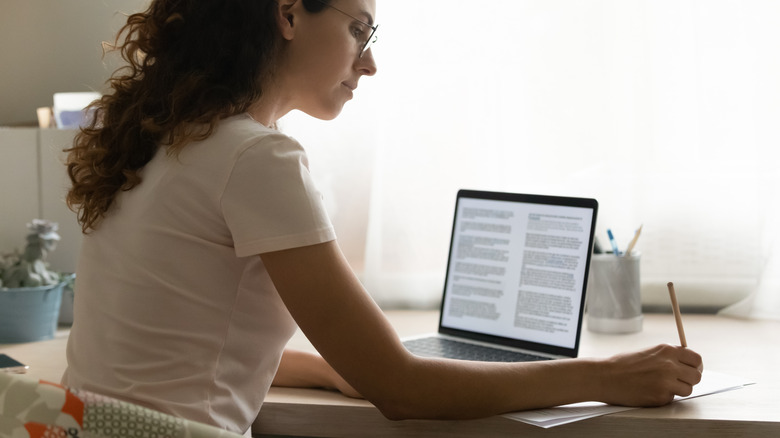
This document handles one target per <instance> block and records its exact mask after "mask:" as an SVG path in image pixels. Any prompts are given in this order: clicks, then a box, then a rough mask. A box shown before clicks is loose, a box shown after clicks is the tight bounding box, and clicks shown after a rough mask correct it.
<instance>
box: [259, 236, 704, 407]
mask: <svg viewBox="0 0 780 438" xmlns="http://www.w3.org/2000/svg"><path fill="white" fill-rule="evenodd" d="M261 257H262V259H263V262H264V264H265V266H266V268H267V270H268V273H269V274H270V276H271V279H272V280H273V282H274V284H275V285H276V288H277V290H278V291H279V294H280V296H281V297H282V299H283V300H284V302H285V304H286V306H287V308H288V309H289V311H290V313H291V314H292V316H293V317H294V318H295V320H296V321H297V323H298V325H299V326H300V327H301V329H302V330H303V332H304V333H305V334H306V336H307V337H308V338H309V340H310V341H311V342H312V344H313V345H314V347H315V348H316V349H317V351H319V352H320V354H321V355H322V357H323V358H324V359H325V360H327V362H328V363H329V364H330V365H331V366H333V368H334V369H335V370H337V371H338V373H339V374H340V375H341V376H343V377H344V379H345V380H346V381H347V382H349V384H350V385H352V386H353V387H354V388H355V389H356V390H357V391H358V392H359V393H360V394H362V395H363V396H364V397H365V398H366V399H368V400H369V401H371V402H372V403H374V404H375V405H376V406H377V407H378V408H379V409H380V411H381V412H382V413H383V414H384V415H385V416H386V417H388V418H391V419H404V418H451V419H465V418H477V417H484V416H489V415H495V414H499V413H503V412H509V411H515V410H523V409H531V408H539V407H547V406H555V405H559V404H565V403H572V402H579V401H587V400H598V401H604V402H608V403H613V404H621V405H632V406H656V405H662V404H665V403H668V402H670V401H671V400H672V399H673V397H674V395H675V394H679V395H688V394H690V392H691V386H692V385H694V384H696V383H698V381H699V380H700V378H701V358H700V357H699V356H698V354H696V353H694V352H693V351H691V350H687V349H683V348H677V347H671V346H658V347H653V348H651V349H647V350H644V351H641V352H638V353H633V354H626V355H619V356H615V357H612V358H609V359H569V360H555V361H545V362H529V363H517V364H506V363H485V362H469V361H455V360H445V359H430V358H420V357H416V356H413V355H411V354H410V353H409V352H407V350H406V349H405V348H404V347H403V345H402V344H401V342H400V340H399V339H398V336H397V335H396V333H395V331H394V330H393V328H392V327H391V326H390V324H389V323H388V321H387V320H386V318H385V317H384V314H383V313H382V311H381V310H380V309H379V307H378V306H377V305H376V304H375V303H374V301H373V300H372V299H371V297H370V296H369V295H368V294H367V293H366V291H365V290H364V289H363V286H362V285H361V283H360V282H359V281H358V279H357V277H356V276H355V275H354V274H353V272H352V270H351V268H350V267H349V265H348V264H347V262H346V260H345V258H344V257H343V255H342V253H341V250H340V249H339V247H338V245H337V244H336V242H328V243H323V244H318V245H312V246H306V247H301V248H295V249H290V250H285V251H278V252H273V253H267V254H262V255H261Z"/></svg>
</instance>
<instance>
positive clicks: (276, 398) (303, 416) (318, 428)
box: [253, 311, 780, 438]
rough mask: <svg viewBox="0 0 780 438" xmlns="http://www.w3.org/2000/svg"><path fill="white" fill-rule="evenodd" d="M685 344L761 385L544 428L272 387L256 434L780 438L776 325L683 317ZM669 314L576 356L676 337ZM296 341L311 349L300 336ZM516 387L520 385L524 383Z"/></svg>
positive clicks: (412, 315)
mask: <svg viewBox="0 0 780 438" xmlns="http://www.w3.org/2000/svg"><path fill="white" fill-rule="evenodd" d="M437 315H438V314H437V313H436V312H417V311H405V312H402V311H393V312H388V316H389V317H390V318H391V321H392V322H393V325H394V326H395V327H396V329H397V331H398V333H399V335H401V336H408V335H412V334H419V333H425V332H432V331H435V330H436V324H437V318H438V317H437ZM683 318H684V322H685V333H686V337H687V341H688V345H689V346H691V348H693V349H695V350H696V351H698V352H699V353H700V354H702V356H703V358H704V365H705V367H706V368H708V369H711V370H713V371H719V372H722V373H727V374H732V375H735V376H739V377H744V378H746V379H748V380H753V381H755V382H757V384H756V385H752V386H748V387H745V388H742V389H739V390H736V391H730V392H726V393H721V394H713V395H709V396H706V397H701V398H696V399H691V400H685V401H681V402H677V403H673V404H671V405H668V406H665V407H661V408H652V409H635V410H630V411H626V412H621V413H617V414H612V415H607V416H603V417H598V418H593V419H589V420H584V421H580V422H577V423H573V424H568V425H564V426H559V427H555V428H553V429H541V428H538V427H535V426H530V425H527V424H524V423H519V422H515V421H512V420H508V419H506V418H503V417H492V418H486V419H482V420H470V421H419V420H412V421H397V422H393V421H389V420H387V419H385V418H384V417H382V415H381V414H380V413H379V411H378V410H377V409H376V408H374V407H373V405H371V404H370V403H368V402H365V401H362V400H351V399H348V398H346V397H343V396H341V395H339V394H336V393H332V392H327V391H317V390H303V389H286V388H272V389H271V392H270V393H269V395H268V397H267V398H266V402H265V404H264V406H263V409H262V411H261V413H260V416H259V417H258V419H257V421H256V422H255V424H254V427H253V430H254V432H255V434H257V435H261V436H262V435H292V436H318V437H335V436H338V437H370V436H377V437H380V436H381V437H387V436H403V437H419V436H447V437H466V436H469V437H475V436H478V437H506V436H523V437H540V436H544V437H549V436H552V435H554V436H556V437H577V438H580V437H588V436H594V437H628V436H630V437H645V436H646V437H673V436H685V437H690V436H707V437H735V436H740V437H747V436H762V437H764V436H780V374H778V367H780V344H778V342H777V336H778V334H780V322H775V321H744V320H739V319H731V318H724V317H718V316H713V315H684V317H683ZM678 339H679V338H678V336H677V331H676V326H675V322H674V317H673V316H672V314H671V313H670V314H649V315H645V321H644V328H643V330H642V331H641V332H640V333H636V334H630V335H605V334H597V333H592V332H590V331H588V330H587V328H585V329H583V335H582V341H581V345H580V356H597V357H603V356H609V355H612V354H616V353H620V352H625V351H631V350H636V349H639V348H643V347H646V346H651V345H655V344H659V343H672V344H674V343H677V342H679V341H678ZM291 345H292V346H294V347H296V348H303V349H306V348H311V346H310V344H308V341H306V338H305V337H303V336H302V335H301V334H300V333H298V334H297V335H296V337H295V338H293V340H292V341H291ZM518 390H522V389H521V388H518Z"/></svg>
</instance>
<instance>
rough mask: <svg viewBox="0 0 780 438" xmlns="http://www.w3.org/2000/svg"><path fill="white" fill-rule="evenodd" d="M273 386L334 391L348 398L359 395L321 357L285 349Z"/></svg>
mask: <svg viewBox="0 0 780 438" xmlns="http://www.w3.org/2000/svg"><path fill="white" fill-rule="evenodd" d="M272 384H273V386H286V387H292V388H326V389H335V390H337V391H339V392H341V393H342V394H344V395H347V396H349V397H355V398H359V397H360V394H359V393H358V392H357V391H356V390H355V388H353V387H352V386H351V385H350V384H349V383H347V382H346V380H344V379H343V378H342V377H341V376H340V375H339V373H337V372H336V370H334V369H333V367H331V366H330V365H329V364H328V363H327V362H326V361H325V359H323V358H322V356H320V355H318V354H314V353H309V352H306V351H299V350H292V349H287V350H285V351H284V353H283V354H282V360H281V362H280V363H279V369H278V370H277V372H276V375H275V376H274V380H273V383H272Z"/></svg>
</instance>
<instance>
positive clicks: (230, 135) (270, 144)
mask: <svg viewBox="0 0 780 438" xmlns="http://www.w3.org/2000/svg"><path fill="white" fill-rule="evenodd" d="M214 136H215V137H216V138H215V139H217V140H218V141H219V142H220V143H221V144H222V145H224V146H226V147H229V146H227V145H232V147H234V148H235V151H236V152H237V153H239V154H241V153H243V152H245V151H246V150H248V149H261V150H267V151H268V152H272V151H279V150H291V151H292V150H297V151H301V152H302V151H303V147H302V146H301V144H300V143H298V141H297V140H295V139H294V138H292V137H290V136H289V135H287V134H285V133H283V132H281V131H279V130H277V129H274V128H269V127H267V126H265V125H263V124H261V123H258V122H256V121H255V120H254V119H252V117H251V116H249V114H247V113H243V114H238V115H235V116H232V117H229V118H226V119H225V120H223V121H222V122H220V123H219V124H218V125H217V127H216V131H215V133H214Z"/></svg>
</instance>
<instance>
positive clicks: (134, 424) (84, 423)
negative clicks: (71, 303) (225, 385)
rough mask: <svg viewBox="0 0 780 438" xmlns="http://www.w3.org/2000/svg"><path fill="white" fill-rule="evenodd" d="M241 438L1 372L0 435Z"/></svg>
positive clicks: (197, 424) (85, 392)
mask: <svg viewBox="0 0 780 438" xmlns="http://www.w3.org/2000/svg"><path fill="white" fill-rule="evenodd" d="M17 436H18V437H28V436H29V437H30V438H45V437H52V436H58V437H59V436H61V437H73V438H76V437H81V438H87V437H89V438H126V437H135V436H145V437H156V438H206V437H208V438H213V437H218V438H242V436H241V435H238V434H235V433H232V432H228V431H225V430H222V429H218V428H216V427H214V426H210V425H206V424H202V423H198V422H195V421H190V420H185V419H182V418H178V417H174V416H172V415H167V414H163V413H161V412H157V411H155V410H153V409H149V408H145V407H141V406H138V405H135V404H132V403H128V402H125V401H120V400H117V399H114V398H110V397H106V396H103V395H99V394H95V393H93V392H89V391H83V390H76V389H70V388H66V387H64V386H62V385H59V384H56V383H50V382H46V381H43V380H35V379H32V378H30V377H27V376H23V375H19V374H9V373H2V372H0V437H3V438H5V437H17Z"/></svg>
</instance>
